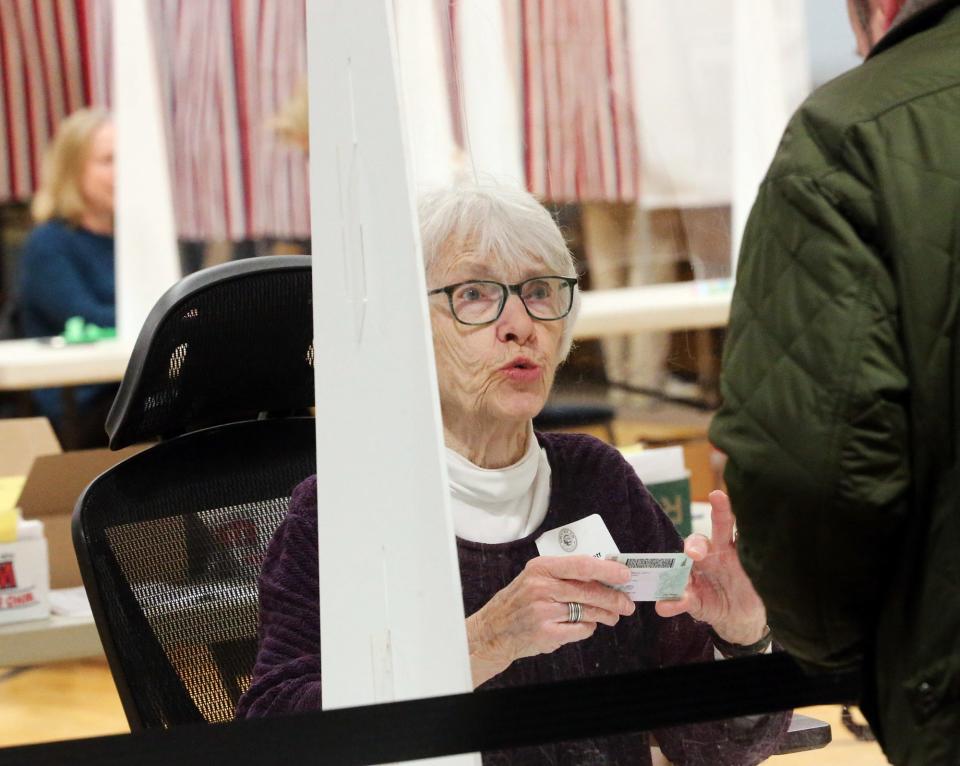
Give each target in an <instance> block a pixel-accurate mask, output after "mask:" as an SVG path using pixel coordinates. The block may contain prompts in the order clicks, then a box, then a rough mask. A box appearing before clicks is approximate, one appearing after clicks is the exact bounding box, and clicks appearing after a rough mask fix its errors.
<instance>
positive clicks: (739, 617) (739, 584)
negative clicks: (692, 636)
mask: <svg viewBox="0 0 960 766" xmlns="http://www.w3.org/2000/svg"><path fill="white" fill-rule="evenodd" d="M710 505H711V506H712V508H711V513H710V521H711V525H712V531H711V536H710V538H707V537H704V536H703V535H699V534H693V535H690V537H688V538H687V539H686V542H685V543H684V546H683V550H684V553H686V554H687V555H688V556H689V557H690V558H691V559H693V569H692V571H691V573H690V581H689V582H688V583H687V588H686V590H685V591H684V594H683V596H682V597H680V598H679V599H677V600H675V601H658V602H657V604H656V611H657V614H659V615H660V616H661V617H676V616H677V615H678V614H683V613H684V612H688V613H689V614H690V616H691V617H693V618H694V619H695V620H701V621H703V622H707V623H709V624H710V625H711V626H713V629H714V630H715V631H716V633H717V635H719V636H720V638H722V639H724V640H725V641H729V642H730V643H731V644H743V645H749V644H753V643H756V642H757V641H759V640H760V639H761V638H762V637H763V634H764V633H765V631H766V625H767V612H766V609H764V607H763V602H762V601H761V600H760V596H758V595H757V592H756V591H755V590H754V589H753V585H752V584H751V582H750V579H749V578H748V577H747V575H746V572H744V571H743V567H741V566H740V559H739V558H737V543H736V538H735V537H734V534H733V525H734V518H733V512H732V511H731V510H730V498H728V497H727V496H726V495H725V494H724V493H723V492H720V491H719V490H717V491H715V492H711V493H710Z"/></svg>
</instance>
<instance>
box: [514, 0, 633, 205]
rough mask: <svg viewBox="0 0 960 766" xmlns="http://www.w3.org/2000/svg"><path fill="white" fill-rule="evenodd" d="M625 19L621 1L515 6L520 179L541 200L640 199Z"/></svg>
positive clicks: (562, 0)
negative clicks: (521, 147) (521, 152)
mask: <svg viewBox="0 0 960 766" xmlns="http://www.w3.org/2000/svg"><path fill="white" fill-rule="evenodd" d="M514 1H516V0H514ZM626 13H627V7H626V3H625V1H624V0H550V1H549V2H543V0H519V9H518V12H517V14H516V15H515V17H514V18H515V23H517V24H518V25H519V34H518V35H517V38H518V40H519V45H520V46H521V67H522V73H521V82H522V88H523V104H524V116H523V137H524V155H525V171H526V177H527V187H528V188H529V189H530V191H531V192H533V193H534V194H536V195H538V196H540V197H543V198H545V199H548V200H551V201H554V202H615V201H626V202H632V201H636V199H637V197H638V195H639V190H640V163H639V151H638V141H637V130H636V124H635V118H634V114H635V113H634V99H633V87H632V83H631V75H630V58H629V56H628V48H627V40H628V38H627V23H626Z"/></svg>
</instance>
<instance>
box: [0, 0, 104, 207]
mask: <svg viewBox="0 0 960 766" xmlns="http://www.w3.org/2000/svg"><path fill="white" fill-rule="evenodd" d="M87 5H88V3H87V2H86V0H0V202H8V201H11V200H24V199H27V198H29V197H30V196H31V195H32V194H33V192H34V189H36V187H37V184H38V183H39V181H40V173H41V167H42V161H43V152H44V149H45V148H46V146H47V143H48V142H49V140H50V137H51V136H52V135H53V133H54V131H55V130H56V128H57V125H58V124H59V122H60V120H62V119H63V118H64V117H65V116H67V115H68V114H70V113H71V112H72V111H74V110H75V109H79V108H80V107H82V106H84V105H86V104H88V103H90V99H91V81H92V72H91V64H92V61H93V56H91V55H90V53H91V49H90V48H89V47H88V46H87V45H86V41H87V39H88V35H87V27H88V21H89V19H88V16H87V10H88V9H87Z"/></svg>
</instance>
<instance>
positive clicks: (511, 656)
mask: <svg viewBox="0 0 960 766" xmlns="http://www.w3.org/2000/svg"><path fill="white" fill-rule="evenodd" d="M629 580H630V570H629V569H627V567H625V566H624V565H623V564H618V563H617V562H615V561H602V560H600V559H594V558H590V557H589V556H538V557H537V558H535V559H531V560H530V561H528V562H527V565H526V567H524V570H523V571H522V572H521V573H520V574H519V575H517V577H516V578H515V579H514V580H513V582H511V583H510V584H509V585H507V587H505V588H504V589H503V590H501V591H498V592H497V593H496V594H495V595H494V596H493V598H491V599H490V601H488V602H487V603H486V604H485V605H484V606H483V607H481V608H480V609H479V610H478V611H477V612H475V613H474V614H472V615H471V616H470V617H468V618H467V640H468V642H469V646H470V666H471V670H472V672H473V685H474V687H476V686H479V685H480V684H482V683H483V682H484V681H487V680H488V679H490V678H493V676H495V675H497V674H498V673H502V672H503V671H504V670H506V669H507V667H508V666H509V665H510V663H512V662H513V661H514V660H516V659H519V658H520V657H531V656H533V655H535V654H549V653H550V652H553V651H556V650H557V649H559V648H560V647H561V646H563V645H564V644H569V643H572V642H573V641H582V640H583V639H585V638H589V637H590V636H592V635H593V632H594V631H595V630H596V629H597V625H598V624H600V623H602V624H603V625H616V624H617V621H618V620H619V619H620V616H621V615H628V614H633V610H634V608H635V607H634V604H633V601H631V600H630V597H629V596H627V595H626V594H624V593H621V592H620V591H616V590H614V589H613V588H610V587H608V585H605V584H604V583H608V584H609V585H623V584H625V583H627V582H629ZM573 601H575V602H577V603H579V604H581V605H582V607H583V616H582V617H581V621H580V622H577V623H571V622H567V618H568V616H569V610H568V607H567V604H568V603H569V602H573Z"/></svg>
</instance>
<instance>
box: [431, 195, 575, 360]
mask: <svg viewBox="0 0 960 766" xmlns="http://www.w3.org/2000/svg"><path fill="white" fill-rule="evenodd" d="M418 213H419V217H420V241H421V244H422V246H423V263H424V269H425V271H426V273H427V275H428V276H429V275H430V272H431V270H432V269H433V268H434V267H435V266H436V265H437V263H439V262H440V260H441V259H443V258H445V257H448V256H449V255H451V254H455V253H457V252H461V251H462V250H464V249H465V248H469V249H470V250H472V251H473V252H475V253H476V254H477V255H478V256H479V257H481V258H484V259H489V261H490V262H491V264H493V265H495V266H501V267H508V268H509V267H511V266H513V267H516V266H517V265H521V266H524V265H527V264H542V265H543V266H544V267H546V269H547V270H548V271H549V272H551V273H554V274H556V275H558V276H563V277H576V276H577V267H576V264H575V262H574V260H573V255H572V254H571V253H570V250H569V249H568V248H567V243H566V241H565V240H564V238H563V234H562V233H561V232H560V227H559V226H557V222H556V221H554V219H553V216H551V215H550V213H549V212H548V211H547V209H546V208H545V207H544V206H543V205H541V204H540V203H539V202H538V201H537V200H536V198H535V197H534V196H533V195H532V194H530V193H529V192H526V191H523V190H522V189H517V188H514V187H509V186H505V185H500V184H496V183H493V182H481V183H471V184H458V185H455V186H451V187H446V188H443V189H436V190H433V191H429V192H426V193H424V194H422V195H421V196H420V201H419V205H418ZM579 311H580V290H579V289H577V290H574V295H573V306H572V307H571V309H570V313H569V314H568V315H567V316H566V318H565V319H564V320H563V323H564V325H563V335H562V337H561V342H560V359H561V360H563V359H565V358H566V357H567V354H568V353H570V348H571V347H572V345H573V326H574V324H575V323H576V320H577V314H578V313H579Z"/></svg>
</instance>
